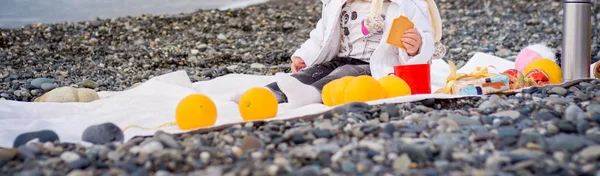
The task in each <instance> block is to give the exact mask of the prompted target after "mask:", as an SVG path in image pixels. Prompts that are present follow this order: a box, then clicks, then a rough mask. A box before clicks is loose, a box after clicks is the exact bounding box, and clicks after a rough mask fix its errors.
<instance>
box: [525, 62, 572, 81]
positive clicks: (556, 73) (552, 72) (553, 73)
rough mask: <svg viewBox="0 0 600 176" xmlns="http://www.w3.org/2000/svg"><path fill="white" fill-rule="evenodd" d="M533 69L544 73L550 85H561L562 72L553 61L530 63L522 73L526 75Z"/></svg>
mask: <svg viewBox="0 0 600 176" xmlns="http://www.w3.org/2000/svg"><path fill="white" fill-rule="evenodd" d="M534 69H539V70H542V71H543V72H544V73H546V74H547V75H548V78H549V81H550V84H561V83H562V81H563V78H562V70H561V69H560V67H559V66H558V64H557V63H556V62H554V61H553V60H550V59H537V60H534V61H531V62H530V63H529V64H527V66H526V67H525V71H524V72H523V73H524V74H525V75H528V74H529V72H530V71H531V70H534Z"/></svg>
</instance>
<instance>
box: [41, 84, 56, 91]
mask: <svg viewBox="0 0 600 176" xmlns="http://www.w3.org/2000/svg"><path fill="white" fill-rule="evenodd" d="M40 88H42V90H44V91H50V90H52V89H54V88H56V85H54V84H52V83H43V84H42V86H41V87H40Z"/></svg>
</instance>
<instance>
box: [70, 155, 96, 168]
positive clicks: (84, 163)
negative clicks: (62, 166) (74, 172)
mask: <svg viewBox="0 0 600 176" xmlns="http://www.w3.org/2000/svg"><path fill="white" fill-rule="evenodd" d="M90 164H91V162H90V161H89V160H88V159H86V158H79V159H77V160H75V161H73V162H70V163H67V167H69V168H71V169H83V168H86V167H88V166H89V165H90Z"/></svg>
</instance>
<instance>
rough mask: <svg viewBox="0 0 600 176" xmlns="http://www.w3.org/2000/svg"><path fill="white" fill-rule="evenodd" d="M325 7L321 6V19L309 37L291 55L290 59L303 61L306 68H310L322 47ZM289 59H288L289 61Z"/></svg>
mask: <svg viewBox="0 0 600 176" xmlns="http://www.w3.org/2000/svg"><path fill="white" fill-rule="evenodd" d="M325 6H326V4H324V5H323V12H322V15H321V19H319V21H318V22H317V26H316V27H315V28H314V29H313V30H312V31H310V37H309V38H308V40H306V41H305V42H304V43H303V44H302V45H301V46H300V48H299V49H298V50H296V52H294V54H292V57H291V58H294V57H295V56H298V57H300V58H302V60H304V63H306V66H311V65H313V63H314V62H315V60H316V59H317V57H318V54H319V53H320V51H321V49H322V45H323V38H324V36H323V35H324V33H325V24H324V23H325V22H324V20H323V18H324V17H325V16H324V14H325V13H326V12H325ZM291 58H290V59H291Z"/></svg>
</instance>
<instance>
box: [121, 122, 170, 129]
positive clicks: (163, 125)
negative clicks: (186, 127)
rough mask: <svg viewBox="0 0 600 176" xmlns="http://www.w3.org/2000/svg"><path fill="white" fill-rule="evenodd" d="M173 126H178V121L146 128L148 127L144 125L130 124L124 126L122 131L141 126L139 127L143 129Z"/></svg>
mask: <svg viewBox="0 0 600 176" xmlns="http://www.w3.org/2000/svg"><path fill="white" fill-rule="evenodd" d="M172 126H177V123H176V122H168V123H163V124H161V125H159V126H157V127H154V128H146V127H142V126H139V125H128V126H126V127H125V128H123V130H122V131H125V130H127V129H129V128H139V129H142V130H156V129H160V128H165V127H172Z"/></svg>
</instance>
